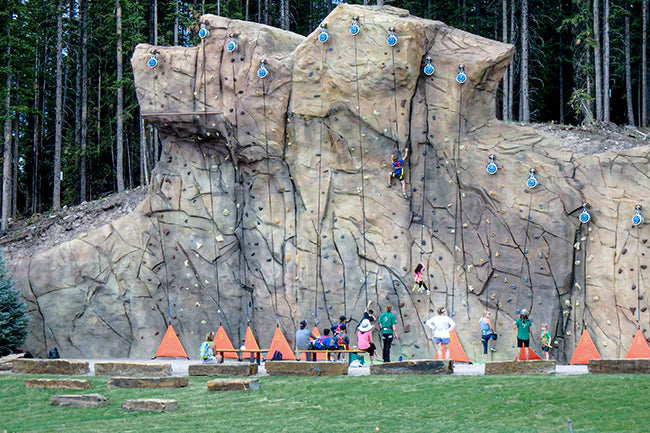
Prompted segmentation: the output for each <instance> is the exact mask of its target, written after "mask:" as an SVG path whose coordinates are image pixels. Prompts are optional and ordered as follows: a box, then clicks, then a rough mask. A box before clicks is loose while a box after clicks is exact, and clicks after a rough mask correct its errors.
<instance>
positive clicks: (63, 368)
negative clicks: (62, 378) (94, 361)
mask: <svg viewBox="0 0 650 433" xmlns="http://www.w3.org/2000/svg"><path fill="white" fill-rule="evenodd" d="M11 370H12V371H13V372H14V373H18V374H59V375H68V376H80V375H83V374H87V373H90V368H89V367H88V362H87V361H77V360H68V359H16V360H14V361H13V366H12V369H11Z"/></svg>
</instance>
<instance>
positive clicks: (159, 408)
mask: <svg viewBox="0 0 650 433" xmlns="http://www.w3.org/2000/svg"><path fill="white" fill-rule="evenodd" d="M122 409H124V410H134V411H139V412H171V411H174V410H176V409H178V402H177V401H176V400H170V399H164V398H140V399H136V400H127V401H125V402H124V404H123V405H122Z"/></svg>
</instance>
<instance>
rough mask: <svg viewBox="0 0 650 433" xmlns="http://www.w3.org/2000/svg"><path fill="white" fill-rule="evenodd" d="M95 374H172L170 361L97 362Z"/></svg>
mask: <svg viewBox="0 0 650 433" xmlns="http://www.w3.org/2000/svg"><path fill="white" fill-rule="evenodd" d="M94 370H95V376H116V375H117V376H171V375H172V365H171V364H170V363H168V362H96V363H95V365H94Z"/></svg>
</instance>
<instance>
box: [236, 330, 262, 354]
mask: <svg viewBox="0 0 650 433" xmlns="http://www.w3.org/2000/svg"><path fill="white" fill-rule="evenodd" d="M244 347H245V348H246V349H251V350H260V346H259V344H257V340H255V336H254V335H253V331H252V330H251V327H250V326H247V327H246V338H244ZM241 357H242V359H248V358H250V357H251V353H250V352H243V353H242V354H241Z"/></svg>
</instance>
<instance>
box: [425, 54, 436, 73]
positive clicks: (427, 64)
mask: <svg viewBox="0 0 650 433" xmlns="http://www.w3.org/2000/svg"><path fill="white" fill-rule="evenodd" d="M435 71H436V68H435V67H434V66H433V63H431V57H427V58H426V59H424V67H423V68H422V72H424V75H426V76H428V77H430V76H432V75H433V73H434V72H435Z"/></svg>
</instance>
